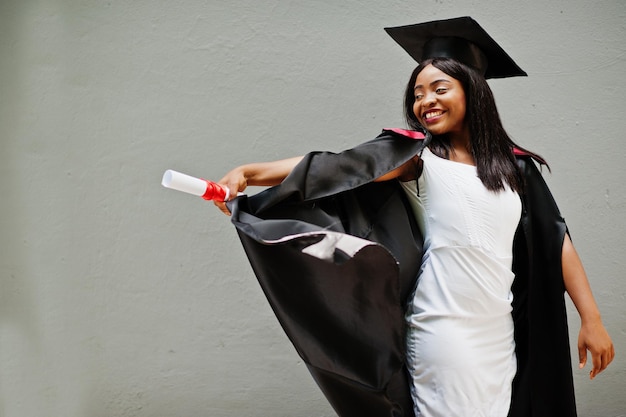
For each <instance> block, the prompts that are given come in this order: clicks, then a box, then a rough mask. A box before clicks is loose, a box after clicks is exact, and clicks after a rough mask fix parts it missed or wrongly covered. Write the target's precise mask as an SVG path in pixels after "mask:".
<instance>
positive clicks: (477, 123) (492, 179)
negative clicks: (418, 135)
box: [404, 58, 549, 193]
mask: <svg viewBox="0 0 626 417" xmlns="http://www.w3.org/2000/svg"><path fill="white" fill-rule="evenodd" d="M428 65H432V66H434V67H435V68H437V69H439V70H441V71H443V72H444V73H446V74H447V75H449V76H450V77H452V78H454V79H456V80H458V81H459V82H460V83H461V85H462V86H463V90H464V92H465V100H466V109H465V121H466V123H467V124H468V128H469V132H470V144H471V149H470V152H471V154H472V156H473V157H474V160H475V161H476V170H477V172H478V177H479V178H480V180H481V181H482V183H483V184H484V185H485V187H486V188H487V189H489V190H492V191H499V190H503V189H504V188H505V184H508V185H509V187H511V189H513V190H515V191H517V192H518V193H521V192H522V191H523V188H524V187H523V179H522V176H521V174H520V172H519V169H518V168H517V164H516V160H515V155H514V153H513V148H517V149H519V150H521V151H523V152H524V153H527V154H528V155H530V156H531V157H532V158H533V159H535V160H536V161H537V162H539V163H540V164H543V165H546V166H547V164H546V162H545V161H544V159H543V158H541V157H540V156H539V155H537V154H535V153H533V152H530V151H527V150H526V149H524V148H522V147H520V146H519V145H517V144H515V143H514V142H513V140H512V139H511V138H510V137H509V135H508V134H507V133H506V131H505V130H504V127H503V126H502V121H501V120H500V115H499V114H498V109H497V108H496V103H495V99H494V97H493V93H492V92H491V88H489V84H487V80H486V79H485V78H484V77H483V76H482V75H480V74H479V73H478V72H476V71H475V70H474V69H472V68H470V67H468V66H466V65H464V64H462V63H460V62H458V61H456V60H454V59H450V58H431V59H427V60H425V61H423V62H421V63H420V65H418V66H417V68H415V70H414V71H413V73H412V74H411V78H410V80H409V83H408V85H407V88H406V92H405V97H404V111H405V117H406V121H407V123H408V125H409V127H410V128H412V129H419V130H421V129H423V127H422V126H421V124H420V122H419V120H418V119H417V116H416V115H415V114H414V112H413V104H414V102H415V93H414V88H415V80H416V79H417V76H418V75H419V73H420V72H421V71H422V70H423V69H424V68H425V67H426V66H428ZM428 146H429V148H430V149H431V150H432V151H433V153H435V154H436V155H438V156H441V157H443V158H449V157H450V151H451V146H450V142H449V141H448V140H447V137H446V135H433V137H432V141H431V142H430V143H429V144H428ZM548 169H549V167H548Z"/></svg>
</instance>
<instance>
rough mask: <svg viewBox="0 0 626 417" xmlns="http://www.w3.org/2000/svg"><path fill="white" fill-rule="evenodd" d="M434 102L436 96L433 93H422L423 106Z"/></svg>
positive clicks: (429, 105)
mask: <svg viewBox="0 0 626 417" xmlns="http://www.w3.org/2000/svg"><path fill="white" fill-rule="evenodd" d="M436 102H437V96H436V95H435V94H434V93H432V92H429V93H426V94H425V95H424V98H423V99H422V105H423V106H424V107H431V106H433V105H434V104H435V103H436Z"/></svg>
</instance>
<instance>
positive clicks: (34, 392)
mask: <svg viewBox="0 0 626 417" xmlns="http://www.w3.org/2000/svg"><path fill="white" fill-rule="evenodd" d="M591 3H595V4H591ZM462 15H471V16H473V17H474V18H476V19H477V20H478V21H479V22H480V23H481V24H482V26H483V27H485V28H486V29H487V30H488V31H489V32H490V33H491V35H492V36H493V37H494V38H496V39H497V40H498V41H499V42H500V44H501V45H503V46H504V47H505V48H506V49H507V50H508V52H509V53H510V54H511V55H512V57H513V58H514V59H515V60H516V61H517V62H518V63H519V64H520V65H521V66H522V67H523V68H524V69H525V70H526V71H527V72H528V73H529V77H527V78H515V79H510V80H494V81H492V82H490V83H491V86H492V88H493V90H494V93H495V95H496V99H497V102H498V105H499V110H500V112H501V115H502V118H503V119H504V122H505V126H506V127H507V129H508V130H509V133H510V134H511V135H512V136H513V137H514V138H515V140H517V141H518V142H519V143H520V144H522V145H525V146H526V147H528V148H530V149H532V150H535V151H537V152H539V153H540V154H542V155H543V156H544V157H545V158H546V159H547V160H548V161H549V163H550V165H551V167H552V174H549V173H547V172H546V178H547V181H548V182H549V184H550V186H551V188H552V190H553V192H554V194H555V196H556V198H557V200H558V201H559V204H560V207H561V210H562V212H563V214H564V216H565V218H566V219H567V220H568V223H569V227H570V229H571V232H572V236H573V238H574V242H575V244H576V246H577V248H578V251H579V252H580V254H581V256H582V258H583V261H584V263H585V265H586V268H587V271H588V274H589V276H590V280H591V282H592V285H593V288H594V292H595V295H596V297H597V300H598V302H599V304H600V305H601V309H602V313H603V317H604V320H605V323H606V325H607V327H608V329H609V331H610V332H611V335H612V336H613V338H614V341H615V344H616V347H617V350H618V353H617V358H616V360H615V362H614V363H613V365H612V366H611V368H610V369H609V370H607V371H606V372H605V373H604V374H601V375H600V376H599V377H598V378H597V379H596V380H594V381H589V380H588V378H587V376H586V375H587V372H588V369H587V370H584V371H579V370H578V369H575V375H576V381H575V382H576V389H577V401H578V404H579V411H580V415H581V416H599V417H604V416H625V415H626V396H624V392H626V359H624V357H626V354H624V351H625V350H626V320H625V319H624V318H625V317H626V307H625V305H626V289H625V285H624V280H623V278H624V271H625V270H626V256H624V252H625V251H624V250H625V247H626V237H625V236H626V234H625V228H626V220H625V219H624V215H625V214H626V183H625V181H624V178H626V164H625V163H624V160H625V159H626V144H625V140H624V131H625V130H626V102H625V100H624V97H626V82H625V81H624V74H626V31H625V26H626V23H625V22H626V3H625V2H624V1H622V0H612V1H602V2H585V1H580V0H574V1H571V0H567V1H566V0H559V1H551V2H544V1H538V0H536V1H497V2H496V1H484V0H483V1H465V0H464V1H461V0H422V1H406V0H404V1H400V0H388V1H380V0H365V1H359V2H357V1H354V0H350V1H342V2H338V1H331V0H316V1H305V0H291V1H289V0H229V1H218V0H208V1H206V0H202V1H201V0H188V1H183V0H169V1H145V0H139V1H121V0H108V1H104V0H38V1H37V0H3V1H1V2H0V97H1V99H0V145H1V147H0V187H1V188H0V190H1V193H0V230H1V232H0V283H1V286H0V415H2V416H5V417H56V416H64V417H79V416H81V417H82V416H86V417H87V416H88V417H99V416H102V417H105V416H107V417H108V416H121V417H131V416H138V417H139V416H141V417H148V416H149V417H155V416H211V417H223V416H261V417H263V416H268V417H269V416H272V417H280V416H285V417H287V416H290V417H291V416H313V417H315V416H320V417H321V416H333V415H334V413H333V411H332V410H331V409H330V407H329V406H328V405H327V403H326V401H325V400H324V398H323V397H322V395H321V393H320V392H319V390H318V389H317V387H316V386H315V384H314V382H313V381H312V379H311V378H310V376H309V375H308V373H307V371H306V369H305V368H304V366H303V364H302V362H301V361H300V359H299V358H298V356H297V355H296V354H295V351H294V350H293V348H292V347H291V345H290V344H289V342H288V340H287V339H286V337H285V336H284V334H283V332H282V330H281V329H280V328H279V326H278V323H277V321H276V319H275V318H274V316H273V314H272V312H271V310H270V308H269V306H268V305H267V303H266V302H265V299H264V297H263V295H262V293H261V291H260V289H259V287H258V284H257V283H256V281H255V278H254V276H253V274H252V271H251V269H250V267H249V265H248V263H247V261H246V259H245V256H244V253H243V251H242V249H241V247H240V244H239V242H238V240H237V237H236V235H235V232H234V229H233V227H232V226H231V224H230V222H229V220H228V218H227V217H226V216H224V215H222V214H221V213H220V212H218V211H217V210H216V209H215V208H214V207H213V205H212V204H211V203H206V202H204V201H203V200H201V199H198V198H194V197H191V196H188V195H185V194H182V193H178V192H175V191H171V190H166V189H164V188H162V187H161V186H160V179H161V175H162V174H163V171H164V170H165V169H168V168H172V169H176V170H179V171H183V172H186V173H189V174H191V175H197V176H203V177H206V178H213V179H219V178H221V176H222V175H223V174H224V173H225V172H226V171H227V170H229V169H230V168H232V167H234V166H236V165H238V164H241V163H244V162H251V161H260V160H273V159H278V158H283V157H288V156H292V155H297V154H303V153H305V152H307V151H310V150H333V151H338V150H341V149H344V148H347V147H350V146H353V145H355V144H357V143H360V142H363V141H365V140H369V139H370V138H372V137H374V136H375V135H377V134H378V132H379V131H380V129H381V128H383V127H391V126H403V125H404V123H403V120H402V98H401V96H402V93H403V89H404V86H405V83H406V81H407V80H408V76H409V74H410V72H411V70H412V69H413V66H414V63H413V62H411V60H410V58H409V57H408V56H406V55H405V54H404V52H403V51H402V50H401V49H400V48H399V47H398V46H397V45H395V44H394V43H393V41H392V40H391V39H390V38H388V37H387V35H386V34H385V33H384V31H383V29H382V28H383V27H384V26H393V25H401V24H410V23H416V22H419V21H425V20H431V19H438V18H449V17H456V16H462ZM256 191H258V190H252V189H250V190H249V192H250V193H254V192H256ZM569 308H570V310H571V313H572V314H571V315H570V324H571V330H572V334H571V340H572V342H573V343H574V346H575V342H576V337H577V330H578V318H577V315H576V313H575V310H574V309H573V308H572V305H571V303H570V304H569ZM546 349H550V347H549V346H546ZM574 360H575V359H574Z"/></svg>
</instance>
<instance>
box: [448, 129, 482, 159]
mask: <svg viewBox="0 0 626 417" xmlns="http://www.w3.org/2000/svg"><path fill="white" fill-rule="evenodd" d="M465 130H467V129H465ZM448 138H449V141H450V148H451V151H452V152H450V160H451V161H455V162H461V163H464V164H469V165H476V161H474V156H473V155H472V144H471V141H470V135H469V132H466V131H463V132H460V133H456V134H452V133H451V134H449V135H448Z"/></svg>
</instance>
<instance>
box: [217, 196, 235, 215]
mask: <svg viewBox="0 0 626 417" xmlns="http://www.w3.org/2000/svg"><path fill="white" fill-rule="evenodd" d="M213 204H215V207H217V208H218V209H220V211H221V212H222V213H224V214H225V215H227V216H230V215H231V213H230V210H228V207H226V203H225V202H223V201H215V200H213Z"/></svg>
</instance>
